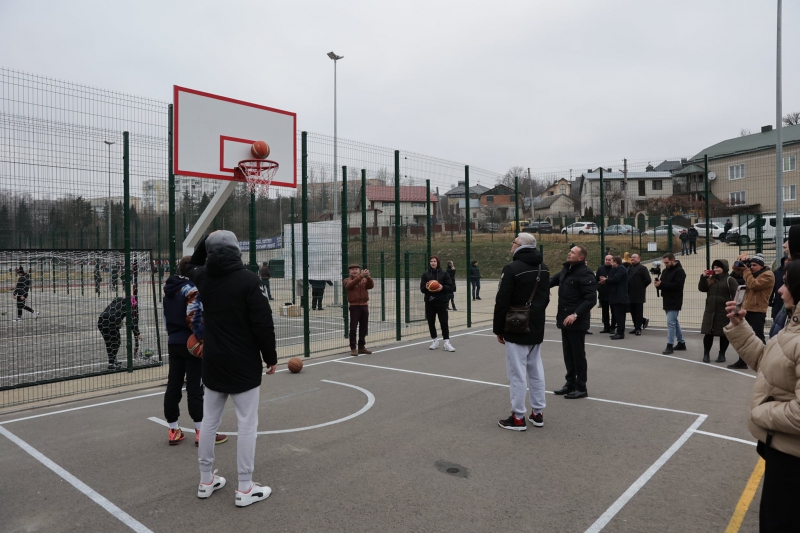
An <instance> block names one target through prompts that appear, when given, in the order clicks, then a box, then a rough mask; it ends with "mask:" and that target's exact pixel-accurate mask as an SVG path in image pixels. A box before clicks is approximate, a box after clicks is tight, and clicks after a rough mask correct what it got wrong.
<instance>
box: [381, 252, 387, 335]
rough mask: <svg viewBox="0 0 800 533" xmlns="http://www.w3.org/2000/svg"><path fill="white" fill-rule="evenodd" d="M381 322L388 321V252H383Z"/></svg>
mask: <svg viewBox="0 0 800 533" xmlns="http://www.w3.org/2000/svg"><path fill="white" fill-rule="evenodd" d="M381 322H386V254H385V252H381Z"/></svg>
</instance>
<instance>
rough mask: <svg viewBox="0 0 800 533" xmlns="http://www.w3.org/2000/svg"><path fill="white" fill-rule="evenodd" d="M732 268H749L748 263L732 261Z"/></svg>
mask: <svg viewBox="0 0 800 533" xmlns="http://www.w3.org/2000/svg"><path fill="white" fill-rule="evenodd" d="M733 266H735V267H742V268H750V261H734V262H733Z"/></svg>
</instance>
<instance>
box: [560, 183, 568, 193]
mask: <svg viewBox="0 0 800 533" xmlns="http://www.w3.org/2000/svg"><path fill="white" fill-rule="evenodd" d="M558 194H567V186H566V185H559V186H558Z"/></svg>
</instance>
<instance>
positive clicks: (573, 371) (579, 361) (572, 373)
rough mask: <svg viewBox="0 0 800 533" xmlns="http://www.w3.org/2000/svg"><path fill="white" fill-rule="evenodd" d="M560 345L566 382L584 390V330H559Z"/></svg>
mask: <svg viewBox="0 0 800 533" xmlns="http://www.w3.org/2000/svg"><path fill="white" fill-rule="evenodd" d="M561 347H562V348H563V350H564V365H565V366H566V367H567V375H566V376H565V377H566V379H567V383H569V384H570V385H571V386H573V387H575V388H576V389H578V390H581V391H585V390H586V371H587V364H586V332H585V331H571V330H566V329H562V330H561Z"/></svg>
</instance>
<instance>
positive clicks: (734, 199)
mask: <svg viewBox="0 0 800 533" xmlns="http://www.w3.org/2000/svg"><path fill="white" fill-rule="evenodd" d="M746 203H747V202H746V201H745V196H744V191H735V192H732V193H730V204H731V205H744V204H746Z"/></svg>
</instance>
